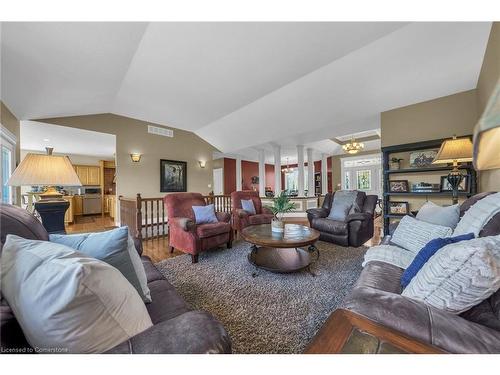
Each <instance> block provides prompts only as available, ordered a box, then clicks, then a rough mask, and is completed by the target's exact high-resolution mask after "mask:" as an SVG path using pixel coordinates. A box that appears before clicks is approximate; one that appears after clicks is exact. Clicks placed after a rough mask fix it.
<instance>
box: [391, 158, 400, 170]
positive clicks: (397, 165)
mask: <svg viewBox="0 0 500 375" xmlns="http://www.w3.org/2000/svg"><path fill="white" fill-rule="evenodd" d="M401 160H403V159H400V158H396V157H392V158H391V161H390V162H389V169H391V170H398V169H399V168H401Z"/></svg>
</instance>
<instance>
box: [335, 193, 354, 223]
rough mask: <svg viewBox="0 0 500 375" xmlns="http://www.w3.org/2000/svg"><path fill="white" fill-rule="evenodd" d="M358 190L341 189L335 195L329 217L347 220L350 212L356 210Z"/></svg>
mask: <svg viewBox="0 0 500 375" xmlns="http://www.w3.org/2000/svg"><path fill="white" fill-rule="evenodd" d="M357 196H358V192H357V191H355V190H340V191H336V192H335V194H334V195H333V202H332V207H331V209H330V213H329V214H328V219H330V220H337V221H345V220H346V218H347V215H349V213H351V212H353V211H356V209H353V206H354V203H355V202H356V197H357Z"/></svg>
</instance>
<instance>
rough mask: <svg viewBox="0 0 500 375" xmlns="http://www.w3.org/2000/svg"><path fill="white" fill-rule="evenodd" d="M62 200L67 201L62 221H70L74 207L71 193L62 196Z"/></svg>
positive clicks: (72, 219)
mask: <svg viewBox="0 0 500 375" xmlns="http://www.w3.org/2000/svg"><path fill="white" fill-rule="evenodd" d="M63 198H64V200H66V201H68V202H69V207H68V209H67V210H66V213H65V214H64V223H65V224H67V223H72V222H73V221H74V208H75V201H74V197H73V196H72V195H65V196H63Z"/></svg>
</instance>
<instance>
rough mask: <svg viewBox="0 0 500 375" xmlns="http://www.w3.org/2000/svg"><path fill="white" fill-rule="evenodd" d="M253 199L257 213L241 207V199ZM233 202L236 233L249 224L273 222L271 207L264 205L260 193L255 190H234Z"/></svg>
mask: <svg viewBox="0 0 500 375" xmlns="http://www.w3.org/2000/svg"><path fill="white" fill-rule="evenodd" d="M242 199H245V200H250V199H251V200H252V202H253V205H254V207H255V214H253V215H252V214H250V213H249V212H247V211H245V210H243V209H242V208H241V200H242ZM231 204H232V214H233V229H234V231H235V233H237V232H239V231H241V230H242V229H243V228H246V227H248V226H249V225H258V224H271V221H272V220H273V217H274V215H273V213H272V212H271V210H270V209H268V208H266V207H263V206H262V201H261V200H260V197H259V193H258V192H256V191H253V190H243V191H233V192H232V193H231Z"/></svg>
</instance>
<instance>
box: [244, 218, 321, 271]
mask: <svg viewBox="0 0 500 375" xmlns="http://www.w3.org/2000/svg"><path fill="white" fill-rule="evenodd" d="M319 235H320V233H319V232H318V231H317V230H316V229H312V228H309V227H306V226H304V225H298V224H285V229H284V232H281V233H280V232H273V231H272V230H271V225H270V224H261V225H252V226H248V227H246V228H244V229H243V230H242V231H241V237H242V238H243V239H244V240H245V241H247V242H250V243H251V244H253V246H252V252H251V253H250V254H249V255H248V260H249V261H250V263H252V264H253V265H255V266H256V267H259V268H262V269H265V270H267V271H271V272H280V273H287V272H295V271H299V270H301V269H303V268H306V267H309V266H310V265H311V264H312V262H313V260H312V257H311V254H312V253H316V255H317V257H316V260H317V259H318V258H319V250H318V249H317V248H316V246H314V243H315V242H316V241H317V240H318V239H319ZM303 247H305V249H304V248H303Z"/></svg>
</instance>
